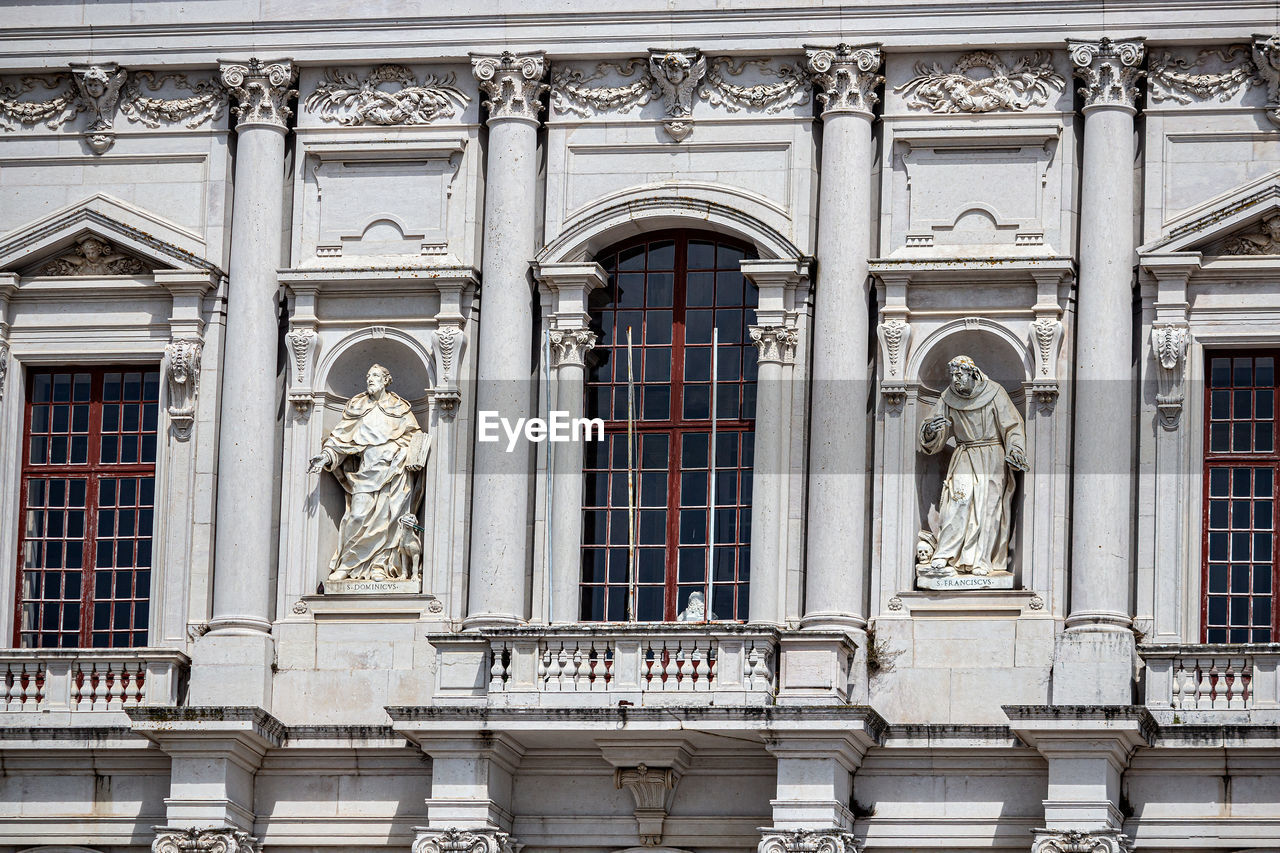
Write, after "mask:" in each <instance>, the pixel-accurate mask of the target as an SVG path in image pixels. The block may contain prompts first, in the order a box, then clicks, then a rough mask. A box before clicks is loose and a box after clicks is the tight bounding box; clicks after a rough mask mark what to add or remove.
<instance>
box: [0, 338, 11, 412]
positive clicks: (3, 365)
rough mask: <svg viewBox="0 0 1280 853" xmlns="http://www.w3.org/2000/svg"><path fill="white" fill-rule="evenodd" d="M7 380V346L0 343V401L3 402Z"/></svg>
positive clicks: (4, 343)
mask: <svg viewBox="0 0 1280 853" xmlns="http://www.w3.org/2000/svg"><path fill="white" fill-rule="evenodd" d="M8 378H9V344H8V343H6V342H4V341H0V400H4V383H5V380H6V379H8Z"/></svg>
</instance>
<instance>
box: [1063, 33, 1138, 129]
mask: <svg viewBox="0 0 1280 853" xmlns="http://www.w3.org/2000/svg"><path fill="white" fill-rule="evenodd" d="M1067 50H1068V51H1069V52H1070V54H1071V64H1072V66H1073V67H1074V68H1075V76H1076V78H1077V79H1079V80H1080V81H1081V85H1080V94H1082V95H1083V96H1084V111H1085V112H1088V111H1089V110H1091V109H1093V108H1095V107H1115V108H1119V109H1123V110H1128V111H1129V112H1131V113H1136V112H1137V111H1138V107H1137V98H1138V81H1139V80H1141V79H1142V77H1143V75H1144V74H1146V72H1145V71H1143V70H1142V68H1141V67H1140V66H1141V65H1142V60H1143V57H1144V56H1146V47H1145V46H1144V45H1143V43H1142V39H1141V38H1127V39H1122V40H1120V41H1113V40H1112V39H1109V38H1107V37H1105V36H1104V37H1103V38H1101V39H1099V40H1098V41H1077V40H1075V39H1067Z"/></svg>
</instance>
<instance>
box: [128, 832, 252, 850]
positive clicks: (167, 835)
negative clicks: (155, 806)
mask: <svg viewBox="0 0 1280 853" xmlns="http://www.w3.org/2000/svg"><path fill="white" fill-rule="evenodd" d="M151 853H258V842H257V840H256V839H254V838H253V837H251V836H250V835H249V834H248V833H245V832H241V831H239V830H237V829H195V828H189V829H177V828H174V827H167V826H162V827H158V828H157V829H156V838H155V840H154V841H152V842H151Z"/></svg>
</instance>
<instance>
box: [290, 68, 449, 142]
mask: <svg viewBox="0 0 1280 853" xmlns="http://www.w3.org/2000/svg"><path fill="white" fill-rule="evenodd" d="M325 78H326V79H325V80H323V81H321V82H320V83H319V84H317V86H316V88H315V90H314V91H313V92H312V93H311V94H309V95H307V98H306V101H305V102H304V106H305V107H306V109H307V110H309V111H310V112H313V113H315V114H316V115H318V116H319V117H320V120H321V121H328V122H334V121H336V122H338V123H339V124H342V125H345V126H348V127H351V126H356V125H378V126H382V127H389V126H391V125H409V124H430V123H431V122H433V121H435V120H436V119H440V118H449V117H451V116H453V115H455V114H456V113H457V111H458V109H459V108H462V107H465V106H466V105H467V104H468V103H470V101H471V98H470V97H468V96H467V95H466V94H465V93H464V92H463V91H462V90H461V89H459V88H458V87H457V86H455V85H454V76H453V75H452V74H446V75H444V76H443V77H437V76H436V75H434V74H429V75H427V77H426V78H425V79H423V80H422V81H421V82H419V80H418V78H417V76H416V75H415V74H414V73H413V72H412V71H410V70H409V69H408V68H406V67H405V66H403V65H379V66H378V67H377V68H375V69H373V70H372V71H370V72H369V73H368V74H366V75H365V76H364V77H359V76H357V75H356V74H355V73H354V72H350V71H342V70H339V69H337V68H330V69H328V70H327V71H326V72H325Z"/></svg>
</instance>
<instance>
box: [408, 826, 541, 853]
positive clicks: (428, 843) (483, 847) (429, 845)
mask: <svg viewBox="0 0 1280 853" xmlns="http://www.w3.org/2000/svg"><path fill="white" fill-rule="evenodd" d="M417 833H418V837H417V838H416V839H414V842H413V853H515V850H516V846H517V845H516V844H515V843H514V842H513V841H512V840H511V836H510V835H508V834H507V833H505V832H499V831H498V830H496V829H455V828H449V829H425V828H421V827H419V828H417Z"/></svg>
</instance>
